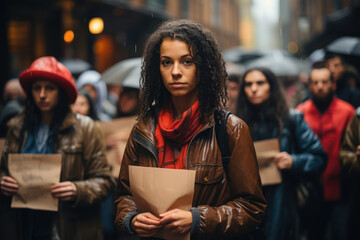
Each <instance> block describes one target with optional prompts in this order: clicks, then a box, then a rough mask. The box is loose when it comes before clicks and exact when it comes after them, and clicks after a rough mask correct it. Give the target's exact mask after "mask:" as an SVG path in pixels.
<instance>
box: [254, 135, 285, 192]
mask: <svg viewBox="0 0 360 240" xmlns="http://www.w3.org/2000/svg"><path fill="white" fill-rule="evenodd" d="M254 147H255V151H256V156H257V160H258V164H259V170H260V178H261V183H262V185H263V186H266V185H272V184H279V183H281V181H282V179H281V173H280V170H279V169H278V168H277V166H276V164H275V163H274V158H275V156H276V154H278V153H279V152H280V147H279V140H278V139H268V140H263V141H256V142H254Z"/></svg>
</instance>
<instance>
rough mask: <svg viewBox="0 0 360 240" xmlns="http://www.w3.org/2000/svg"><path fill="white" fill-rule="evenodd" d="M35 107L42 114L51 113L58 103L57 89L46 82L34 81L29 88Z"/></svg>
mask: <svg viewBox="0 0 360 240" xmlns="http://www.w3.org/2000/svg"><path fill="white" fill-rule="evenodd" d="M31 92H32V95H33V98H34V101H35V104H36V106H37V107H38V108H39V109H40V111H42V112H51V111H52V110H53V109H54V107H55V106H56V105H57V104H58V102H59V88H58V86H57V85H55V84H53V83H51V82H48V81H42V80H39V81H36V82H34V83H33V85H32V87H31Z"/></svg>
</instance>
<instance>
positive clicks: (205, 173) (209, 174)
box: [195, 165, 224, 185]
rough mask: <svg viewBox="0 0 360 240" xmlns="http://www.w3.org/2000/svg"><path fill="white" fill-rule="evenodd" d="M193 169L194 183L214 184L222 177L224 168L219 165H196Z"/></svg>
mask: <svg viewBox="0 0 360 240" xmlns="http://www.w3.org/2000/svg"><path fill="white" fill-rule="evenodd" d="M195 170H196V175H195V183H196V184H203V185H209V184H216V183H218V182H220V181H222V180H223V179H224V168H223V167H222V166H220V165H197V166H196V167H195Z"/></svg>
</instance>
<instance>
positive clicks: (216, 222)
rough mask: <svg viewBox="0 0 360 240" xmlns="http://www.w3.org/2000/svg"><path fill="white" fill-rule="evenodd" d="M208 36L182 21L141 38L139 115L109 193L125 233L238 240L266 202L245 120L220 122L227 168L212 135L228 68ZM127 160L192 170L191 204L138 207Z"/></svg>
mask: <svg viewBox="0 0 360 240" xmlns="http://www.w3.org/2000/svg"><path fill="white" fill-rule="evenodd" d="M224 65H225V64H224V61H223V58H222V56H221V53H220V50H219V46H218V44H217V42H216V40H215V38H214V37H213V36H212V34H211V33H210V32H209V31H208V30H206V29H204V28H203V27H202V26H201V25H199V24H197V23H194V22H192V21H188V20H177V21H168V22H165V23H163V24H162V25H161V26H160V27H159V28H158V29H157V30H156V31H155V32H154V33H153V34H152V35H151V36H150V37H149V39H148V40H147V43H146V47H145V51H144V61H143V66H142V78H141V87H142V89H141V91H140V92H141V96H140V114H139V120H138V122H137V123H136V124H135V126H134V128H133V130H132V133H131V135H130V138H129V140H128V143H127V146H126V149H125V153H124V157H123V161H122V166H121V170H120V175H119V179H118V187H117V192H116V197H115V206H116V209H117V212H116V217H115V223H116V225H117V227H118V228H120V229H121V230H122V231H124V232H126V233H128V234H137V235H138V236H140V237H153V236H155V235H156V234H157V233H158V232H159V231H160V230H165V231H169V232H170V233H172V234H184V233H189V232H190V234H191V238H192V239H239V238H240V237H241V236H242V235H245V234H247V233H248V232H249V231H251V230H252V229H254V228H255V227H256V226H257V225H258V224H259V223H260V222H261V220H262V217H263V214H264V211H265V207H266V204H265V201H264V198H263V195H262V192H261V183H260V178H259V172H258V166H257V161H256V156H255V152H254V147H253V143H252V140H251V137H250V132H249V129H248V127H247V125H246V124H245V123H244V122H243V121H242V120H241V119H239V118H238V117H236V116H234V115H230V116H229V118H228V120H227V122H226V134H227V136H228V148H229V151H230V153H231V156H230V159H229V161H228V162H227V164H226V166H224V165H223V160H222V156H221V151H220V149H219V146H218V144H217V140H216V134H215V120H214V112H215V111H216V110H220V109H222V107H223V106H225V103H226V91H225V81H226V78H227V73H226V71H225V67H224ZM129 165H138V166H146V167H160V168H173V169H191V170H195V171H196V177H195V186H194V188H195V190H194V197H193V201H192V206H193V207H192V208H191V209H189V210H180V209H173V210H169V211H168V212H165V213H162V214H160V215H159V216H155V215H153V214H152V213H150V212H143V213H140V212H138V209H137V206H136V204H135V202H134V201H133V198H132V194H131V190H130V185H131V183H130V182H129Z"/></svg>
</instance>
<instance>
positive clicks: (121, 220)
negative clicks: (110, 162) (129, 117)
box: [114, 129, 138, 233]
mask: <svg viewBox="0 0 360 240" xmlns="http://www.w3.org/2000/svg"><path fill="white" fill-rule="evenodd" d="M133 134H134V129H133V130H132V131H131V134H130V137H129V140H128V142H127V144H126V148H125V152H124V156H123V159H122V162H121V168H120V174H119V178H118V182H117V190H116V193H115V202H114V205H115V211H116V212H115V225H116V227H117V228H118V229H120V230H121V231H124V232H127V233H133V232H132V231H131V229H130V221H131V219H132V217H133V216H135V215H136V214H137V211H136V210H137V207H136V204H135V202H134V200H133V198H132V194H131V190H130V184H129V165H136V164H135V159H137V158H138V156H137V153H138V151H136V147H135V146H134V140H133Z"/></svg>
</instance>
